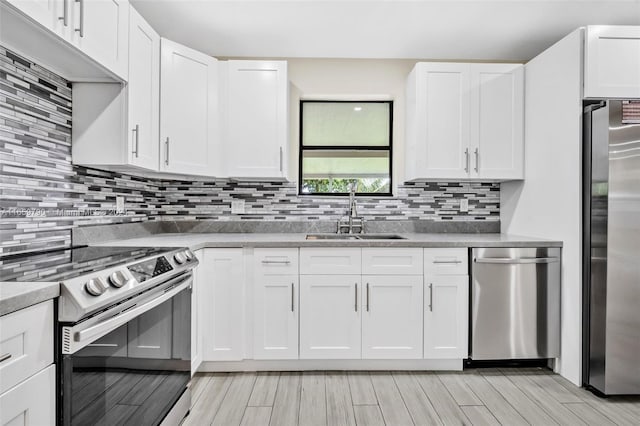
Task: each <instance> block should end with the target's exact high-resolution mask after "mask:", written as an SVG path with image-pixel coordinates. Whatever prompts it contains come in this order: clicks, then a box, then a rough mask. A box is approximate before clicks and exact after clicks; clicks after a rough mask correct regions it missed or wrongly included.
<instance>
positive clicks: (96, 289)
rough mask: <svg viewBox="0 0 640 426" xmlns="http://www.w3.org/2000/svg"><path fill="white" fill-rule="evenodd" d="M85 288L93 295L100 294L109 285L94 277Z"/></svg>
mask: <svg viewBox="0 0 640 426" xmlns="http://www.w3.org/2000/svg"><path fill="white" fill-rule="evenodd" d="M84 289H85V290H86V291H87V293H89V294H90V295H92V296H100V295H101V294H102V293H104V291H105V290H106V289H107V286H106V285H105V284H104V283H103V282H102V280H101V279H100V278H92V279H90V280H89V281H87V283H86V284H85V285H84Z"/></svg>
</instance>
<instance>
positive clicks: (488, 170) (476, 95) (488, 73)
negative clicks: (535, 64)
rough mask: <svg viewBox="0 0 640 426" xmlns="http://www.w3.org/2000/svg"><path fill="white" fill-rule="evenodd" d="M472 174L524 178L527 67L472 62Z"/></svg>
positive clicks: (474, 176) (486, 177)
mask: <svg viewBox="0 0 640 426" xmlns="http://www.w3.org/2000/svg"><path fill="white" fill-rule="evenodd" d="M470 69H471V72H470V79H471V83H470V84H471V87H470V98H471V111H470V123H471V124H470V128H471V131H470V148H469V150H470V157H471V159H470V163H471V164H470V167H469V169H470V172H469V173H470V176H471V177H472V178H480V179H522V178H524V170H523V168H524V157H523V155H524V66H522V65H519V64H471V65H470Z"/></svg>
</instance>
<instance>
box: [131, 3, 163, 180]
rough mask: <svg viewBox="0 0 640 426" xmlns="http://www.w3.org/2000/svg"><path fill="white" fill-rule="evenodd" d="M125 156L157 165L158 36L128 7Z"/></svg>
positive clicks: (148, 166)
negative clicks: (127, 114)
mask: <svg viewBox="0 0 640 426" xmlns="http://www.w3.org/2000/svg"><path fill="white" fill-rule="evenodd" d="M129 9H130V10H129V12H130V14H129V82H128V85H127V87H128V102H129V120H128V123H129V126H128V127H129V128H128V129H127V133H126V134H127V140H128V141H129V143H128V150H127V151H128V159H129V162H130V163H131V164H132V165H134V166H138V167H144V168H146V169H150V170H157V169H158V156H159V148H158V144H159V135H158V131H159V128H158V126H159V120H160V117H159V115H160V36H159V35H158V33H156V32H155V31H154V30H153V28H151V26H150V25H149V24H148V23H147V21H145V20H144V18H142V16H140V14H139V13H138V12H137V11H136V10H135V9H134V8H133V7H130V8H129Z"/></svg>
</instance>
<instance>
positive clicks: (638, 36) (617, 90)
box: [584, 25, 640, 99]
mask: <svg viewBox="0 0 640 426" xmlns="http://www.w3.org/2000/svg"><path fill="white" fill-rule="evenodd" d="M584 97H585V98H625V99H630V98H640V27H638V26H624V25H620V26H617V25H616V26H607V25H592V26H588V27H587V35H586V49H585V66H584Z"/></svg>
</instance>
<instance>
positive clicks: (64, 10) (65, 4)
mask: <svg viewBox="0 0 640 426" xmlns="http://www.w3.org/2000/svg"><path fill="white" fill-rule="evenodd" d="M68 3H69V0H64V2H62V16H60V17H59V18H58V21H62V23H63V24H64V26H65V27H67V26H69V11H68V8H69V4H68Z"/></svg>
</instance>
